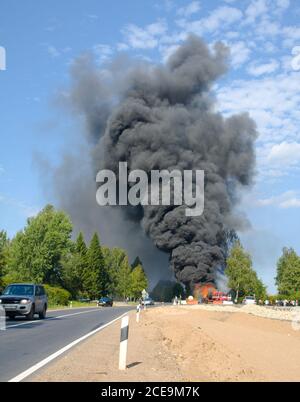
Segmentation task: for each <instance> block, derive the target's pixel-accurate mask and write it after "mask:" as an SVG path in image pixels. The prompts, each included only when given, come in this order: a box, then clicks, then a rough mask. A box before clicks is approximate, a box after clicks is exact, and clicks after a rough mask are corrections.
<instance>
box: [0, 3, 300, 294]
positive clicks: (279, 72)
mask: <svg viewBox="0 0 300 402" xmlns="http://www.w3.org/2000/svg"><path fill="white" fill-rule="evenodd" d="M299 21H300V4H299V1H298V0H239V1H237V0H219V1H217V0H215V1H211V0H209V1H208V0H200V1H179V0H176V1H175V0H174V1H173V0H166V1H157V2H156V1H155V0H153V1H150V0H127V1H124V0H109V1H108V0H85V1H83V0H76V2H75V1H74V2H72V3H71V2H70V1H67V0H64V1H61V0H60V1H57V0H52V1H43V2H41V1H37V0H27V1H17V0H9V1H8V0H7V1H5V0H0V46H3V47H4V48H5V49H6V54H7V66H6V67H7V68H6V70H5V71H0V133H1V147H0V223H1V224H0V228H1V229H2V228H3V229H5V230H7V231H8V233H9V234H10V235H11V236H12V235H14V234H15V233H16V231H17V230H19V229H21V228H22V227H23V225H24V224H25V222H26V219H27V217H28V216H31V215H32V214H35V213H36V212H37V211H38V210H39V209H40V208H41V207H43V206H44V205H45V203H47V202H48V201H52V200H51V199H50V197H48V196H46V195H45V194H47V192H45V191H44V190H43V183H41V177H40V174H39V172H38V165H37V164H36V163H34V160H35V158H36V157H37V155H39V156H41V157H43V158H45V159H48V160H50V161H51V162H52V163H56V162H57V161H58V159H59V155H60V151H61V150H62V149H63V147H64V146H65V144H66V143H67V142H69V141H71V134H72V133H71V131H72V129H74V126H72V123H71V122H70V121H69V119H68V118H67V117H66V116H64V115H63V113H62V112H58V110H57V109H56V107H55V106H54V103H55V102H54V101H53V99H54V98H55V94H56V93H57V91H59V90H60V89H61V88H62V87H64V86H66V84H67V83H68V80H69V75H68V72H69V68H70V64H71V63H72V60H73V59H74V58H75V57H76V56H78V55H79V54H80V53H82V52H85V51H91V52H93V53H94V54H95V57H96V58H97V60H98V62H99V64H101V63H103V62H104V61H106V60H108V59H110V58H112V57H114V55H116V54H117V53H118V52H124V51H126V52H128V53H129V54H131V55H133V56H134V57H143V58H146V59H150V60H154V61H155V62H162V63H163V62H165V60H166V59H167V57H168V55H169V54H171V53H172V51H174V50H175V49H176V47H177V46H178V45H179V44H180V43H181V42H182V41H183V40H184V39H185V37H186V35H187V34H188V33H189V32H194V33H196V34H198V35H200V36H202V37H203V38H204V39H205V40H206V41H207V42H208V43H209V44H213V43H214V42H215V41H217V40H222V41H224V42H225V43H226V44H227V45H228V46H230V48H231V68H230V71H229V73H228V74H227V75H226V77H224V78H223V79H222V80H220V81H219V82H218V83H216V86H215V88H214V90H215V93H216V97H217V101H218V103H217V108H218V109H219V110H220V111H222V113H224V115H231V114H234V113H237V112H241V111H248V112H249V113H250V115H251V116H252V117H253V118H254V119H255V120H256V122H257V125H258V129H259V132H260V137H259V139H258V141H257V160H258V163H257V178H256V184H255V186H254V188H253V189H252V191H251V192H250V193H247V194H244V195H243V202H242V205H241V209H242V210H243V212H244V213H245V214H246V215H247V216H248V217H249V220H250V222H251V228H250V229H249V230H248V231H247V232H245V233H242V234H241V238H242V240H243V242H244V244H245V246H246V248H247V249H248V250H249V251H250V252H251V253H252V255H253V259H254V264H255V268H256V269H257V270H258V272H259V274H260V276H261V277H262V278H263V279H264V281H265V282H266V283H267V284H268V286H269V289H270V290H271V291H273V290H274V280H273V278H274V276H275V263H276V259H277V258H278V256H279V255H280V253H281V249H282V247H283V246H292V247H294V248H295V249H296V250H297V251H298V252H299V253H300V242H299V234H298V231H299V221H300V219H299V218H300V188H299V176H300V174H299V172H300V133H299V127H300V125H299V123H300V107H299V106H300V91H299V88H300V68H298V67H300V62H298V59H297V57H298V56H297V55H298V54H300V50H299V49H300V48H297V46H298V47H299V46H300V24H299ZM299 61H300V60H299Z"/></svg>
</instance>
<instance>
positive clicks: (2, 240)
mask: <svg viewBox="0 0 300 402" xmlns="http://www.w3.org/2000/svg"><path fill="white" fill-rule="evenodd" d="M8 247H9V240H8V237H7V233H6V232H5V231H4V230H1V231H0V288H1V287H2V286H3V282H2V278H3V276H4V274H5V269H6V264H7V256H8V254H7V253H8Z"/></svg>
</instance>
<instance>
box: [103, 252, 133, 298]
mask: <svg viewBox="0 0 300 402" xmlns="http://www.w3.org/2000/svg"><path fill="white" fill-rule="evenodd" d="M102 252H103V257H104V264H105V267H106V270H107V273H108V275H109V284H110V288H109V293H110V294H112V295H115V294H116V293H117V286H118V273H119V270H120V269H121V266H122V263H123V261H124V259H126V257H127V254H126V251H125V250H123V249H122V248H118V247H114V248H109V247H102Z"/></svg>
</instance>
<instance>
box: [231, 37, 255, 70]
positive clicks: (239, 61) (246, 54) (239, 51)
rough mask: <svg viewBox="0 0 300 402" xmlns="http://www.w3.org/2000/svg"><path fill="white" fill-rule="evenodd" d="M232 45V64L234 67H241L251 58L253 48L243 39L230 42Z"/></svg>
mask: <svg viewBox="0 0 300 402" xmlns="http://www.w3.org/2000/svg"><path fill="white" fill-rule="evenodd" d="M228 45H229V46H230V57H231V64H232V66H233V67H234V68H239V67H241V66H242V65H243V64H244V63H245V62H246V61H247V60H249V58H250V54H251V50H250V49H249V48H248V47H247V45H246V43H245V42H243V41H239V42H235V43H228Z"/></svg>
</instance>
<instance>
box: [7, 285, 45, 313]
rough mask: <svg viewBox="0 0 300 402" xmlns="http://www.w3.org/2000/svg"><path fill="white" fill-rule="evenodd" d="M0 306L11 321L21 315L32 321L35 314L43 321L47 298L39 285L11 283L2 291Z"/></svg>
mask: <svg viewBox="0 0 300 402" xmlns="http://www.w3.org/2000/svg"><path fill="white" fill-rule="evenodd" d="M0 305H1V306H2V307H3V308H4V310H5V313H6V315H7V316H8V317H9V318H11V319H14V318H15V317H16V316H17V315H23V316H26V318H27V319H28V320H32V319H33V318H34V315H35V314H38V315H39V318H41V319H43V318H45V317H46V312H47V307H48V298H47V295H46V292H45V289H44V287H43V286H41V285H34V284H30V283H13V284H11V285H9V286H7V287H6V288H5V289H4V291H3V293H2V295H1V296H0Z"/></svg>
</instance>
